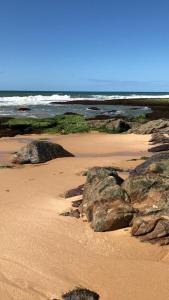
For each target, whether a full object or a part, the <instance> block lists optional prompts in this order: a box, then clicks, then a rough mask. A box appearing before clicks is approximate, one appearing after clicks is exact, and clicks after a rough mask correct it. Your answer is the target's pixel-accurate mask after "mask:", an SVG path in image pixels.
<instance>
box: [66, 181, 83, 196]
mask: <svg viewBox="0 0 169 300" xmlns="http://www.w3.org/2000/svg"><path fill="white" fill-rule="evenodd" d="M83 189H84V184H81V185H79V186H78V187H76V188H74V189H71V190H69V191H67V192H66V193H65V195H64V197H65V198H71V197H75V196H79V195H82V194H83Z"/></svg>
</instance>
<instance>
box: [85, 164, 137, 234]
mask: <svg viewBox="0 0 169 300" xmlns="http://www.w3.org/2000/svg"><path fill="white" fill-rule="evenodd" d="M122 183H123V179H122V178H120V177H119V176H118V175H117V172H116V171H114V170H113V169H111V168H99V167H95V168H92V169H90V170H89V171H88V175H87V181H86V184H85V186H84V193H83V202H82V212H83V213H85V215H86V217H87V220H88V221H89V222H91V227H92V228H93V229H94V230H95V231H106V230H115V229H119V228H123V227H126V226H129V224H130V222H131V220H132V218H133V215H134V213H135V212H136V209H133V208H132V207H130V205H129V204H128V202H129V199H128V196H127V194H126V192H125V191H124V189H123V188H122V187H121V184H122Z"/></svg>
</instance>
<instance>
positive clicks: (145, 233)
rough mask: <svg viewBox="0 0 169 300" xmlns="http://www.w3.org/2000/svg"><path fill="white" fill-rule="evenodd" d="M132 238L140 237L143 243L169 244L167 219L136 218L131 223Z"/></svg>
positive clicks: (168, 223)
mask: <svg viewBox="0 0 169 300" xmlns="http://www.w3.org/2000/svg"><path fill="white" fill-rule="evenodd" d="M131 233H132V235H133V236H137V237H140V240H141V241H143V242H151V243H158V244H160V245H168V244H169V219H168V218H166V217H154V216H153V217H144V218H136V219H135V220H134V222H133V226H132V231H131Z"/></svg>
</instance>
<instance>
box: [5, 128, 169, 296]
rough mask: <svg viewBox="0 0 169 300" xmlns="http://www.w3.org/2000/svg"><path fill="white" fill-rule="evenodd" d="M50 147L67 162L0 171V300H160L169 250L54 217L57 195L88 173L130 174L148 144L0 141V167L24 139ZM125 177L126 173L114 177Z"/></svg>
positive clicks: (79, 138) (86, 139)
mask: <svg viewBox="0 0 169 300" xmlns="http://www.w3.org/2000/svg"><path fill="white" fill-rule="evenodd" d="M37 138H44V139H49V140H51V141H54V142H58V143H59V144H61V145H62V146H64V147H65V148H66V149H67V150H68V151H70V152H72V153H73V154H75V157H70V158H59V159H55V160H53V161H50V162H48V163H45V164H43V165H42V164H41V165H27V166H23V167H18V168H14V169H0V190H1V198H0V210H1V217H0V237H1V243H0V299H3V300H11V299H12V300H35V299H36V300H41V299H52V298H58V299H61V294H62V293H63V292H65V291H67V290H69V289H72V288H74V287H75V286H83V287H86V288H89V289H93V290H95V291H96V292H98V293H99V294H100V296H101V300H114V299H115V300H135V299H137V300H142V299H147V300H159V299H160V300H164V299H165V300H166V299H168V297H169V287H168V281H167V278H168V276H169V248H168V247H167V246H166V247H159V246H152V245H149V244H143V243H140V242H139V241H138V240H137V239H135V238H133V237H131V236H130V229H125V230H118V231H115V232H107V233H94V232H93V231H92V230H91V229H90V227H89V224H88V223H86V222H83V221H82V220H76V219H74V218H69V217H61V216H59V213H60V212H63V211H65V210H66V209H67V208H68V207H70V204H71V199H70V200H65V199H64V198H63V197H62V195H63V193H64V192H65V191H66V190H68V189H70V188H73V187H76V186H78V185H79V184H81V183H83V182H84V181H85V177H84V176H81V175H80V173H81V172H82V171H84V170H86V169H88V168H89V167H92V166H96V165H97V166H118V167H120V168H125V169H128V168H132V167H134V166H136V165H137V164H139V163H140V162H142V161H140V160H136V161H131V159H133V158H140V157H141V156H148V155H149V154H148V152H147V149H148V140H149V138H150V137H149V136H142V135H134V134H130V135H128V134H121V135H118V134H117V135H109V134H101V133H90V134H76V135H68V136H57V135H43V136H42V135H41V136H40V135H39V136H37V135H31V136H17V137H16V138H2V139H0V163H7V162H9V161H10V159H11V157H12V154H11V153H12V152H14V151H17V150H18V149H20V148H21V147H22V146H23V144H24V143H26V142H27V141H29V140H31V139H37ZM120 175H121V176H123V177H126V176H127V172H122V173H120Z"/></svg>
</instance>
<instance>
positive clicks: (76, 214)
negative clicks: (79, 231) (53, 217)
mask: <svg viewBox="0 0 169 300" xmlns="http://www.w3.org/2000/svg"><path fill="white" fill-rule="evenodd" d="M60 216H63V217H73V218H76V219H79V218H80V211H79V210H78V209H74V210H73V209H72V210H70V211H67V212H64V213H61V214H60Z"/></svg>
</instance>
